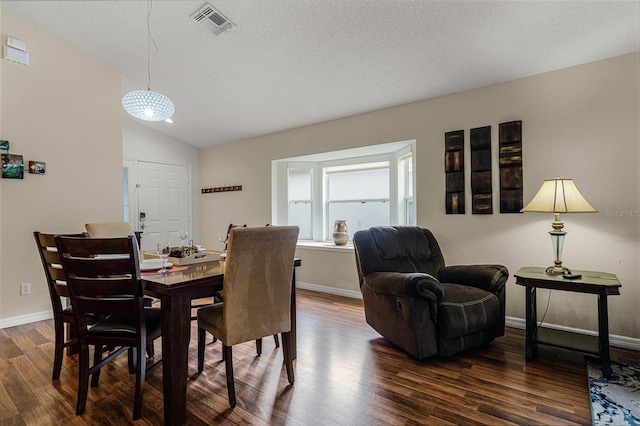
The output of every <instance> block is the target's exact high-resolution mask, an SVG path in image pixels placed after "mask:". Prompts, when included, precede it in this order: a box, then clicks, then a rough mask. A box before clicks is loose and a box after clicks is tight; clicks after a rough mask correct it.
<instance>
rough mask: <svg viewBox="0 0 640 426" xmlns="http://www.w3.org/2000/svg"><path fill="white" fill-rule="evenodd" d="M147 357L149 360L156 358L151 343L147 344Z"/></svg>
mask: <svg viewBox="0 0 640 426" xmlns="http://www.w3.org/2000/svg"><path fill="white" fill-rule="evenodd" d="M147 356H148V357H149V358H153V357H154V356H156V349H155V348H154V347H153V342H151V343H147Z"/></svg>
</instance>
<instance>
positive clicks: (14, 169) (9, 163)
mask: <svg viewBox="0 0 640 426" xmlns="http://www.w3.org/2000/svg"><path fill="white" fill-rule="evenodd" d="M2 177H3V178H4V179H23V178H24V160H23V159H22V155H15V154H2Z"/></svg>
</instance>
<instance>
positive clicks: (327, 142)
mask: <svg viewBox="0 0 640 426" xmlns="http://www.w3.org/2000/svg"><path fill="white" fill-rule="evenodd" d="M639 71H640V67H639V55H638V54H633V55H626V56H622V57H617V58H613V59H610V60H605V61H600V62H596V63H591V64H586V65H583V66H578V67H573V68H569V69H564V70H559V71H555V72H551V73H546V74H542V75H537V76H533V77H529V78H525V79H520V80H516V81H512V82H507V83H503V84H497V85H493V86H488V87H484V88H480V89H476V90H470V91H466V92H462V93H458V94H454V95H450V96H445V97H441V98H435V99H429V100H425V101H422V102H417V103H413V104H408V105H402V106H398V107H395V108H389V109H385V110H382V111H376V112H372V113H368V114H363V115H358V116H354V117H349V118H345V119H342V120H335V121H331V122H326V123H321V124H317V125H313V126H308V127H303V128H299V129H294V130H290V131H285V132H281V133H277V134H272V135H267V136H263V137H259V138H254V139H249V140H245V141H241V142H236V143H233V144H228V145H223V146H216V147H212V148H209V149H207V150H203V152H202V153H201V162H200V170H201V184H202V185H203V186H217V185H225V184H241V185H243V190H242V191H239V192H230V193H214V194H204V195H201V218H202V219H201V229H202V240H203V244H204V245H206V246H207V247H217V246H219V243H218V242H217V236H218V234H220V233H222V232H224V230H225V229H226V226H227V224H228V223H230V222H236V223H252V224H260V223H267V222H269V221H270V218H271V210H270V209H271V204H270V191H271V183H270V167H271V160H273V159H279V158H286V157H292V156H298V155H304V154H312V153H317V152H324V151H332V150H339V149H344V148H352V147H358V146H365V145H371V144H378V143H384V142H394V141H401V140H408V139H416V141H417V148H416V164H417V167H416V169H417V170H416V176H417V194H416V200H417V218H418V224H419V225H421V226H425V227H428V228H430V229H431V230H432V231H433V232H434V234H435V235H436V237H437V238H438V240H439V242H440V244H441V246H442V250H443V252H444V255H445V259H446V261H447V263H448V264H462V263H484V262H492V263H493V262H497V263H502V264H504V265H506V266H507V267H508V268H509V270H510V271H511V272H512V273H514V272H515V271H516V270H517V269H518V268H519V267H521V266H548V265H549V264H551V263H552V261H553V257H552V252H551V244H550V242H549V236H548V235H547V231H549V230H550V229H551V222H552V220H553V217H552V215H546V214H540V213H527V214H500V213H498V212H499V207H498V204H497V201H498V199H499V194H498V185H499V183H498V174H497V164H498V155H497V140H498V138H497V132H498V124H499V123H502V122H505V121H511V120H522V121H523V151H524V154H523V155H524V181H525V201H528V200H530V199H531V198H532V197H533V195H534V194H535V193H536V191H537V190H538V188H539V187H540V185H541V183H542V181H543V180H544V179H548V178H553V177H555V176H556V175H560V176H562V177H570V178H573V179H575V181H576V183H577V185H578V187H579V188H580V189H581V190H582V192H583V194H584V195H585V196H586V197H587V199H589V201H591V203H592V204H593V205H594V206H596V208H598V210H599V212H598V213H595V214H573V215H570V214H567V215H564V216H563V219H564V221H565V230H566V231H567V232H568V236H567V242H566V246H565V255H564V261H565V264H566V265H568V266H571V267H573V268H576V269H581V268H582V269H591V270H601V271H608V272H613V273H616V274H617V275H618V276H619V278H620V280H621V281H622V283H623V287H622V296H618V297H611V298H610V303H609V308H610V315H609V316H610V328H611V333H613V334H616V335H619V336H626V337H631V338H636V339H637V338H640V316H638V315H637V302H638V300H640V282H639V278H640V277H639V265H640V262H639V259H640V254H639V234H638V230H639V228H640V226H639V221H640V217H638V211H639V200H638V192H639V183H640V177H639V175H638V160H639V158H640V157H639V152H638V143H639V131H638V122H639V107H638V92H639V81H638V76H639ZM485 125H491V126H492V140H493V145H494V149H493V157H494V158H493V164H494V181H493V185H494V214H493V215H472V214H470V209H469V212H468V213H467V214H466V215H463V216H459V215H458V216H454V215H446V214H444V201H443V200H444V166H443V163H444V162H443V152H444V150H443V145H444V133H445V132H447V131H450V130H458V129H465V137H466V139H467V147H468V138H469V129H471V128H474V127H479V126H485ZM467 149H468V148H467ZM466 164H467V166H468V164H469V162H468V161H467V162H466ZM467 176H468V175H467ZM468 180H469V179H468V178H467V182H468ZM467 190H469V184H467ZM467 205H470V204H469V199H467ZM624 212H629V213H630V215H625V213H624ZM619 214H622V216H619ZM298 255H300V256H301V257H302V259H303V266H302V267H301V268H300V269H299V271H298V275H297V277H298V280H299V281H301V282H305V283H309V284H315V285H321V286H326V287H333V288H336V289H339V290H345V291H347V292H348V291H358V284H357V276H356V274H355V263H354V258H353V252H350V251H346V252H339V253H326V252H323V251H318V250H310V249H299V250H298ZM539 294H542V295H543V296H546V294H547V293H546V292H545V291H540V293H539ZM545 304H546V297H540V305H542V306H544V305H545ZM596 312H597V311H596V299H595V297H594V296H588V295H575V294H568V293H561V292H553V293H552V297H551V304H550V307H549V311H548V314H547V316H546V318H545V322H548V323H552V324H557V325H562V326H567V327H574V328H579V329H589V330H596V329H597V313H596ZM507 315H508V316H511V317H516V318H523V317H524V290H523V289H522V288H521V287H520V286H518V285H516V284H515V281H514V279H513V278H511V279H510V280H509V282H508V287H507Z"/></svg>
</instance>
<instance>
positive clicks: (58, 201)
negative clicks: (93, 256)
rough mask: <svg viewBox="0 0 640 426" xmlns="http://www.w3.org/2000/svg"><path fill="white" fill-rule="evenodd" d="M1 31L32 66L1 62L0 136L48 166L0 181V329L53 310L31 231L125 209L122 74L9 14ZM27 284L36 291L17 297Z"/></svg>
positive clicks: (75, 226)
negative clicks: (22, 47)
mask: <svg viewBox="0 0 640 426" xmlns="http://www.w3.org/2000/svg"><path fill="white" fill-rule="evenodd" d="M0 30H1V32H2V40H3V42H4V40H5V37H6V36H7V35H10V36H12V37H15V38H18V39H20V40H22V41H24V42H25V43H26V44H27V51H28V52H29V55H30V65H28V66H24V65H19V64H16V63H13V62H8V61H5V60H0V69H1V77H2V78H1V83H0V84H1V86H0V105H1V109H0V124H1V125H2V127H1V128H0V139H6V140H9V141H10V143H11V151H10V152H11V153H13V154H22V155H23V157H24V160H25V162H28V161H29V160H39V161H44V162H46V165H47V169H46V174H45V175H43V176H39V175H30V174H25V176H24V179H23V180H10V179H2V180H1V181H0V254H1V257H0V327H2V326H8V325H11V324H10V323H8V322H7V320H6V319H7V318H12V321H14V320H16V319H17V318H20V317H22V318H23V319H24V318H25V317H28V318H32V319H39V315H40V314H42V313H45V314H46V313H47V312H50V311H51V303H50V301H49V295H48V290H47V287H46V284H45V281H44V273H43V271H42V266H41V264H40V259H39V257H38V252H37V251H36V246H35V242H34V239H33V235H32V233H33V231H35V230H40V231H43V232H61V233H62V232H78V231H82V230H83V229H84V224H85V223H86V222H89V221H100V220H118V219H119V218H120V217H121V216H122V181H121V174H122V123H121V121H122V116H121V105H120V94H121V87H120V76H119V74H118V73H116V72H114V71H113V70H110V69H108V68H106V67H104V66H103V65H100V64H98V63H97V62H94V61H93V60H91V59H89V58H87V57H86V56H83V55H80V54H79V53H77V52H76V51H73V50H71V49H70V48H68V47H66V46H65V45H63V44H61V43H59V42H57V41H54V40H52V39H51V38H49V37H48V36H45V35H43V34H42V33H40V32H37V31H35V30H33V29H32V28H31V27H28V26H26V25H24V24H23V23H21V22H20V21H18V20H16V19H15V18H13V17H11V16H9V15H6V14H2V15H1V25H0ZM26 282H30V283H31V293H32V294H31V296H19V285H20V283H26ZM3 320H5V321H4V322H3Z"/></svg>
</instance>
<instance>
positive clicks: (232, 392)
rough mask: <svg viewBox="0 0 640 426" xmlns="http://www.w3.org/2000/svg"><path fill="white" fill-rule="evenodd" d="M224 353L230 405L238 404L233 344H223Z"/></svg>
mask: <svg viewBox="0 0 640 426" xmlns="http://www.w3.org/2000/svg"><path fill="white" fill-rule="evenodd" d="M222 353H223V354H224V365H225V368H226V373H227V393H228V394H229V405H231V407H232V408H233V407H235V406H236V387H235V384H234V380H233V353H232V350H231V346H226V345H222Z"/></svg>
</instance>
